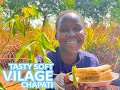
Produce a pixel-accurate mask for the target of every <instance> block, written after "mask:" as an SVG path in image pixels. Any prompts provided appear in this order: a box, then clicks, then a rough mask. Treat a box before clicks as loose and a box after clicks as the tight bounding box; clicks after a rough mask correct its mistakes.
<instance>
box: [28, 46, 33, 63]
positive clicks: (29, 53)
mask: <svg viewBox="0 0 120 90" xmlns="http://www.w3.org/2000/svg"><path fill="white" fill-rule="evenodd" d="M31 55H32V51H31V49H30V48H27V57H28V62H29V63H31Z"/></svg>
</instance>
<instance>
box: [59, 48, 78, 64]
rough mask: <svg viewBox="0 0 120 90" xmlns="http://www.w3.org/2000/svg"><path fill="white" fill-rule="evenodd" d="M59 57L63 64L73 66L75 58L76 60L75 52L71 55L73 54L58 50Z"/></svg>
mask: <svg viewBox="0 0 120 90" xmlns="http://www.w3.org/2000/svg"><path fill="white" fill-rule="evenodd" d="M60 56H61V59H62V61H63V62H64V63H65V64H68V65H70V64H73V63H75V61H76V58H77V52H76V53H75V52H74V53H73V52H67V51H64V50H62V49H61V48H60Z"/></svg>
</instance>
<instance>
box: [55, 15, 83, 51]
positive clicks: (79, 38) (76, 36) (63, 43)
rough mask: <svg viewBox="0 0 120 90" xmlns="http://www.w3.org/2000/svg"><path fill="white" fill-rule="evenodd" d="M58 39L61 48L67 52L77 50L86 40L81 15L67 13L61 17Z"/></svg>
mask: <svg viewBox="0 0 120 90" xmlns="http://www.w3.org/2000/svg"><path fill="white" fill-rule="evenodd" d="M57 39H58V41H59V44H60V48H62V50H65V51H67V52H77V51H78V50H79V49H80V47H81V46H82V44H83V42H84V30H83V26H82V21H81V20H80V17H79V16H78V15H77V14H75V13H66V14H64V15H63V16H62V17H60V19H59V22H58V27H57Z"/></svg>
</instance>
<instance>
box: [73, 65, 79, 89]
mask: <svg viewBox="0 0 120 90" xmlns="http://www.w3.org/2000/svg"><path fill="white" fill-rule="evenodd" d="M75 69H76V66H72V76H73V84H74V85H75V86H76V87H77V88H78V81H77V78H76V75H75Z"/></svg>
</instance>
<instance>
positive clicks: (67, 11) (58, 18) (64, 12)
mask: <svg viewBox="0 0 120 90" xmlns="http://www.w3.org/2000/svg"><path fill="white" fill-rule="evenodd" d="M71 12H72V13H75V14H77V15H78V16H79V17H80V19H81V20H82V24H83V25H82V27H84V19H83V16H82V15H81V14H80V13H78V12H77V11H74V10H65V11H63V12H62V13H60V14H59V15H58V17H57V19H56V30H57V27H58V22H59V20H60V18H61V17H62V16H63V15H65V14H66V13H71Z"/></svg>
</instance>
